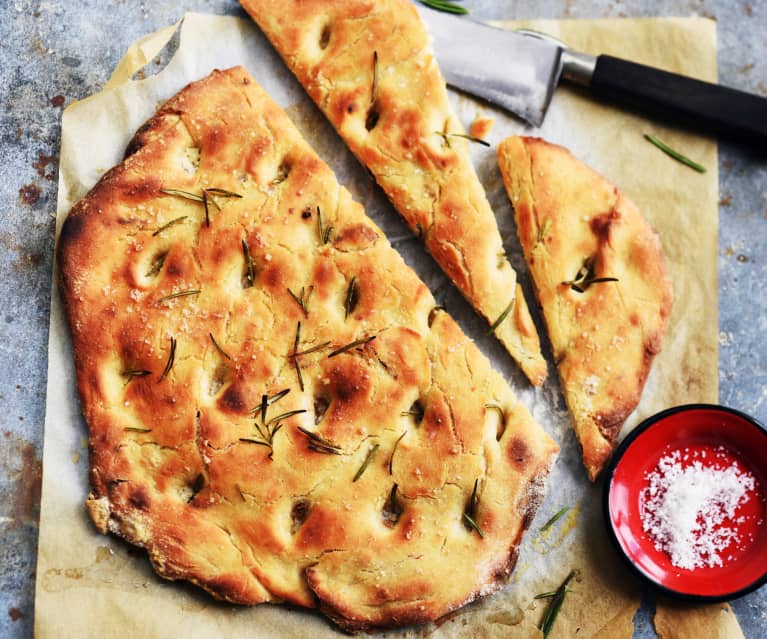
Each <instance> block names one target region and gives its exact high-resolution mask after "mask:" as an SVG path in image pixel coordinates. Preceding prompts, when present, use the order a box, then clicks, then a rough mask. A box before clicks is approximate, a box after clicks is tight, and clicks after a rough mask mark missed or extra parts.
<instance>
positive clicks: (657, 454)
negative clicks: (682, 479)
mask: <svg viewBox="0 0 767 639" xmlns="http://www.w3.org/2000/svg"><path fill="white" fill-rule="evenodd" d="M675 450H679V451H680V452H681V453H682V455H684V454H687V455H688V456H690V455H695V458H696V459H698V460H702V463H703V464H704V465H716V463H717V461H716V459H717V458H718V459H719V462H718V463H720V464H721V460H722V459H726V460H728V461H727V463H730V462H734V463H735V464H736V465H737V466H738V468H740V469H741V470H746V471H748V472H749V473H750V474H751V475H752V476H753V477H754V480H755V482H754V483H755V486H754V489H753V491H749V494H748V500H747V501H746V502H745V503H744V504H743V505H742V506H741V507H740V508H739V509H738V511H737V513H736V518H735V519H736V520H737V521H732V520H727V521H725V522H723V524H722V525H727V526H729V527H731V528H735V530H736V531H737V534H738V537H739V540H738V543H731V544H730V545H729V546H728V547H727V548H726V549H725V550H724V551H722V552H721V553H720V554H721V556H722V560H723V565H722V566H711V567H709V566H705V567H697V568H692V569H685V568H679V567H677V566H675V565H673V564H672V562H671V557H670V556H669V554H667V553H666V552H665V551H663V550H658V549H656V547H655V544H654V543H653V539H652V538H651V537H650V536H649V535H648V534H647V533H646V532H645V531H644V530H643V526H642V516H641V510H642V507H643V506H642V500H643V491H644V490H645V489H646V488H647V487H648V485H649V483H650V482H649V479H648V476H649V474H650V473H652V472H653V471H654V470H655V469H656V468H657V465H658V462H659V460H660V459H661V458H662V457H664V456H666V455H668V454H670V453H672V452H673V451H675ZM702 451H706V452H709V454H707V455H706V456H705V457H703V456H702ZM717 451H719V454H718V455H717V454H716V453H717ZM683 465H684V464H683ZM605 479H606V481H605V491H604V514H605V521H606V522H607V527H608V530H609V533H610V536H611V537H612V539H613V541H614V542H615V544H616V546H617V548H618V550H619V552H620V553H621V554H622V555H623V556H624V557H625V558H626V560H627V561H628V563H629V565H630V566H631V568H632V569H633V570H634V571H635V572H636V573H638V574H639V575H640V577H642V578H643V579H645V580H646V581H648V582H649V583H650V584H652V585H653V586H655V587H656V588H657V589H660V590H662V591H663V592H664V593H665V594H668V595H671V596H675V597H678V598H683V599H691V600H696V601H725V600H729V599H734V598H736V597H739V596H742V595H745V594H747V593H749V592H751V591H753V590H755V589H757V588H759V587H760V586H761V585H763V584H764V583H766V582H767V429H765V427H764V426H762V425H761V424H760V423H759V422H758V421H756V420H755V419H753V418H752V417H749V416H748V415H745V414H744V413H742V412H740V411H737V410H734V409H731V408H726V407H724V406H718V405H711V404H690V405H686V406H678V407H676V408H670V409H668V410H665V411H663V412H661V413H658V414H657V415H654V416H652V417H650V418H648V419H646V420H645V421H644V422H642V423H641V424H640V425H639V426H637V427H636V428H635V429H634V430H633V431H632V432H631V433H630V434H629V435H628V437H627V438H626V439H625V440H624V442H623V443H622V444H621V446H620V447H619V448H618V450H617V451H616V453H615V455H614V456H613V459H612V462H611V463H610V465H609V467H608V468H607V470H606V472H605ZM645 497H646V495H645Z"/></svg>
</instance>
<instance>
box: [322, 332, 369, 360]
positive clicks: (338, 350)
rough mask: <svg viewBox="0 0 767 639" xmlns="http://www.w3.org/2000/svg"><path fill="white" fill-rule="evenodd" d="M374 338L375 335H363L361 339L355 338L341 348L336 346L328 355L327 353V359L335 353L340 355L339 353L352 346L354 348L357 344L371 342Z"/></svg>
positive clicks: (348, 349) (361, 344)
mask: <svg viewBox="0 0 767 639" xmlns="http://www.w3.org/2000/svg"><path fill="white" fill-rule="evenodd" d="M375 338H376V336H375V335H372V336H370V337H363V338H361V339H355V340H354V341H353V342H352V343H351V344H347V345H346V346H342V347H341V348H338V349H336V350H334V351H333V352H332V353H330V355H328V359H330V358H331V357H335V356H336V355H340V354H341V353H345V352H346V351H350V350H351V349H353V348H356V347H357V346H363V345H364V344H367V343H368V342H372V341H373V340H374V339H375Z"/></svg>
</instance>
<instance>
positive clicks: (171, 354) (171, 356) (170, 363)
mask: <svg viewBox="0 0 767 639" xmlns="http://www.w3.org/2000/svg"><path fill="white" fill-rule="evenodd" d="M175 359H176V338H175V337H173V336H171V338H170V352H169V353H168V361H167V362H166V363H165V368H164V369H163V371H162V375H160V379H158V380H157V381H158V382H161V381H162V380H164V379H165V378H166V377H167V376H168V373H170V371H171V369H172V368H173V362H174V361H175Z"/></svg>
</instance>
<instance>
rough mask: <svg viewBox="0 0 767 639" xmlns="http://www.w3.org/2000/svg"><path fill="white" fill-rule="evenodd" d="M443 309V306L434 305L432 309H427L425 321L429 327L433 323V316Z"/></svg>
mask: <svg viewBox="0 0 767 639" xmlns="http://www.w3.org/2000/svg"><path fill="white" fill-rule="evenodd" d="M444 310H445V307H444V306H435V307H434V308H433V309H431V310H430V311H429V318H428V320H427V322H426V323H427V324H428V326H429V328H431V325H432V324H433V323H434V318H435V317H436V315H437V313H439V312H440V311H444Z"/></svg>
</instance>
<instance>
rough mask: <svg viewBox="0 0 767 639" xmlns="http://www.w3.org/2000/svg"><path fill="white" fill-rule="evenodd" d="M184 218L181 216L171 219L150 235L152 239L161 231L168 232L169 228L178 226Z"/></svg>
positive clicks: (184, 216)
mask: <svg viewBox="0 0 767 639" xmlns="http://www.w3.org/2000/svg"><path fill="white" fill-rule="evenodd" d="M186 218H187V216H186V215H182V216H181V217H177V218H174V219H172V220H171V221H170V222H168V223H167V224H163V225H162V226H161V227H160V228H158V229H157V230H156V231H155V232H154V233H152V237H157V236H158V235H159V234H160V233H162V232H163V231H166V230H168V229H169V228H170V227H171V226H175V225H176V224H179V223H181V222H183V221H184V220H185V219H186Z"/></svg>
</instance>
